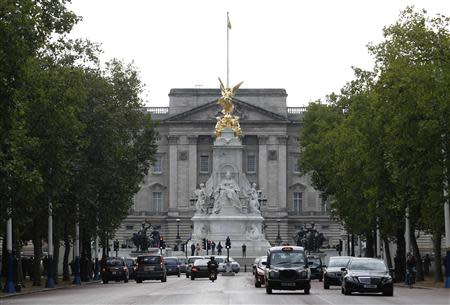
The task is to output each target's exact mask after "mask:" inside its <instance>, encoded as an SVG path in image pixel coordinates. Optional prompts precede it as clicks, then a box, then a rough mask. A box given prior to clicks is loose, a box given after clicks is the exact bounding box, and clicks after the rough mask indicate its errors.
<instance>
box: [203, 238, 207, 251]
mask: <svg viewBox="0 0 450 305" xmlns="http://www.w3.org/2000/svg"><path fill="white" fill-rule="evenodd" d="M202 249H203V250H206V238H203V240H202Z"/></svg>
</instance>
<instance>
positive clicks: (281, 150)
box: [277, 135, 288, 212]
mask: <svg viewBox="0 0 450 305" xmlns="http://www.w3.org/2000/svg"><path fill="white" fill-rule="evenodd" d="M277 138H278V207H279V208H280V210H282V211H283V212H286V196H287V186H286V179H287V171H286V170H287V168H286V164H287V159H286V158H287V153H286V150H287V149H286V145H287V139H288V138H287V136H285V135H283V136H278V137H277Z"/></svg>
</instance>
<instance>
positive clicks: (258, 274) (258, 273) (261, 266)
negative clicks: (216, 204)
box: [255, 256, 267, 288]
mask: <svg viewBox="0 0 450 305" xmlns="http://www.w3.org/2000/svg"><path fill="white" fill-rule="evenodd" d="M266 264H267V256H261V257H260V259H259V260H258V265H257V266H256V270H255V287H256V288H260V287H261V285H264V284H265V283H266V282H265V279H264V273H265V272H266Z"/></svg>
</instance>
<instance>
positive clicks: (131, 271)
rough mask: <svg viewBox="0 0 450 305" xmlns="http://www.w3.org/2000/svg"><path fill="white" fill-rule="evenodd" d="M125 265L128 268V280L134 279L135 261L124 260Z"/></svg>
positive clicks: (132, 259) (131, 259)
mask: <svg viewBox="0 0 450 305" xmlns="http://www.w3.org/2000/svg"><path fill="white" fill-rule="evenodd" d="M125 264H126V265H127V268H128V275H129V279H130V280H133V279H134V273H135V272H136V261H135V259H134V258H125Z"/></svg>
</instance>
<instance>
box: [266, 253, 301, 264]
mask: <svg viewBox="0 0 450 305" xmlns="http://www.w3.org/2000/svg"><path fill="white" fill-rule="evenodd" d="M270 265H271V266H303V265H305V254H304V253H303V252H299V251H293V252H274V253H272V254H271V255H270Z"/></svg>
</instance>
